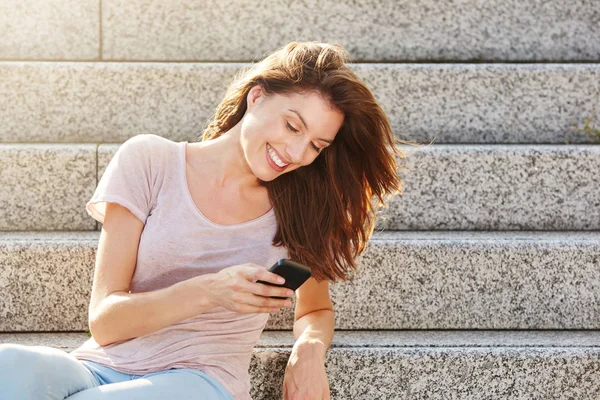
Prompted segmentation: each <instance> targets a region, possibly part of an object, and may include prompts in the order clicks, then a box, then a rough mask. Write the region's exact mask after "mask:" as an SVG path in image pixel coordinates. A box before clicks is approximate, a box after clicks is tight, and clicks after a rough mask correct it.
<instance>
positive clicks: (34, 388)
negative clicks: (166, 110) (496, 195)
mask: <svg viewBox="0 0 600 400" xmlns="http://www.w3.org/2000/svg"><path fill="white" fill-rule="evenodd" d="M347 58H348V54H347V53H346V51H345V50H344V49H343V48H342V47H341V46H339V45H336V44H331V43H318V42H302V43H299V42H292V43H290V44H288V45H287V46H285V47H283V48H282V49H280V50H278V51H276V52H275V53H273V54H271V55H269V56H268V57H266V58H265V59H264V60H262V61H260V62H259V63H257V64H255V65H252V66H250V67H249V68H247V69H244V70H242V71H240V73H239V74H238V76H237V77H236V79H235V81H234V82H233V84H232V85H231V86H230V87H229V89H228V90H227V92H226V95H225V98H224V99H223V101H222V102H221V103H220V104H219V105H218V107H217V109H216V112H215V115H214V119H213V120H212V121H210V123H209V124H208V125H207V126H206V129H205V130H204V132H203V133H202V141H198V142H193V143H187V142H173V141H171V140H169V139H167V138H163V137H160V136H158V135H155V134H149V133H148V134H141V135H137V136H135V137H132V138H130V139H128V140H126V141H125V142H124V143H123V144H121V146H120V147H119V148H118V150H117V152H116V153H115V154H114V156H113V157H112V159H111V161H110V163H109V164H108V166H107V167H106V169H105V172H104V173H103V174H102V177H101V179H100V181H99V182H98V185H97V187H96V191H95V193H94V195H93V196H92V198H91V199H90V200H89V201H88V202H87V204H86V209H87V212H88V214H89V215H90V216H91V217H93V218H94V219H96V220H97V221H98V222H100V223H102V231H101V234H100V240H99V244H98V250H97V253H96V264H95V269H94V280H93V283H92V294H91V299H90V305H89V316H88V317H89V318H88V321H89V327H90V331H91V333H92V337H91V338H89V340H88V341H86V342H85V343H83V344H82V345H81V346H79V347H78V348H77V349H75V350H73V351H72V352H71V353H69V354H66V353H65V352H64V351H62V350H60V349H52V348H48V347H44V346H37V347H31V348H26V347H24V346H17V345H0V370H2V371H3V373H2V374H0V398H11V399H17V398H27V396H28V395H31V396H33V397H32V398H40V399H42V398H56V399H69V400H70V399H76V400H97V399H105V398H111V399H132V398H144V399H145V400H153V399H163V398H191V397H193V396H199V398H203V399H214V400H233V399H235V400H250V399H251V395H250V390H251V384H250V376H249V373H248V371H249V367H250V360H251V357H252V353H253V348H254V346H255V344H256V343H257V342H258V340H259V338H260V335H261V332H262V331H263V329H264V328H265V326H266V323H267V320H268V318H269V315H270V314H269V313H271V312H274V311H279V309H280V308H281V307H291V301H289V300H286V299H285V298H290V297H292V296H294V294H296V295H297V302H296V307H295V309H294V327H293V331H294V336H295V337H296V339H297V340H296V341H295V343H294V347H293V349H292V352H291V355H290V357H289V361H288V365H287V367H286V372H285V377H284V387H283V394H284V400H288V399H289V398H310V399H328V398H329V387H328V385H327V376H326V374H325V367H324V362H325V353H326V350H327V348H328V347H329V345H330V344H331V340H332V337H333V331H334V318H333V305H332V301H331V299H330V297H329V290H328V284H329V282H330V281H336V280H340V279H342V280H343V279H347V277H348V275H349V273H350V272H351V270H352V269H356V264H355V260H354V259H355V257H357V256H358V255H359V254H361V252H362V251H363V250H364V249H365V246H366V244H367V241H368V240H369V239H370V237H371V235H372V233H373V230H374V226H375V220H376V216H377V212H378V211H379V209H380V208H381V207H383V206H384V205H385V202H386V200H387V198H388V197H389V196H392V195H394V194H396V193H398V192H399V190H400V188H401V182H400V180H399V178H398V175H397V167H398V166H397V164H396V157H397V156H401V157H404V155H403V154H402V152H400V150H399V148H397V147H396V145H397V144H398V143H400V142H402V143H409V142H404V141H401V140H399V139H396V138H395V136H394V134H393V132H392V130H391V128H390V125H389V123H388V119H387V117H386V115H385V113H384V112H383V110H382V109H381V107H380V106H379V105H378V104H377V102H376V100H375V99H374V97H373V95H372V93H371V92H370V90H369V89H368V88H367V87H366V85H365V84H364V83H362V82H361V81H360V80H359V79H358V78H357V76H356V75H355V74H354V73H353V72H352V71H351V70H350V69H349V68H348V67H347V66H346V65H345V62H346V60H347ZM281 258H288V259H292V260H294V261H296V262H300V263H302V264H304V265H306V266H308V267H310V269H311V270H312V276H311V278H309V279H308V280H307V281H306V282H305V283H304V284H302V285H301V286H300V287H299V288H298V289H297V290H296V293H295V292H294V291H293V290H291V289H288V288H286V287H277V286H279V285H281V284H282V282H281V281H279V278H280V277H279V276H278V275H277V274H274V273H272V272H270V271H268V268H269V267H270V266H271V265H273V264H274V263H275V262H277V261H278V260H279V259H281ZM259 280H260V281H265V282H269V283H270V284H272V285H267V284H264V283H262V282H258V281H259ZM282 298H283V299H282ZM4 371H7V373H4ZM23 382H28V383H27V384H23ZM50 393H52V396H48V395H49V394H50ZM108 393H110V396H108Z"/></svg>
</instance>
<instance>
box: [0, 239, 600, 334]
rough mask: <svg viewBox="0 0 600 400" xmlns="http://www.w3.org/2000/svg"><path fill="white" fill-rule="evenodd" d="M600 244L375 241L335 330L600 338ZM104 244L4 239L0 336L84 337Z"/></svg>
mask: <svg viewBox="0 0 600 400" xmlns="http://www.w3.org/2000/svg"><path fill="white" fill-rule="evenodd" d="M405 235H406V236H405ZM513 235H514V237H513ZM599 235H600V233H598V232H572V233H569V232H554V233H553V232H529V233H527V232H518V233H514V234H513V233H511V232H495V233H493V232H483V233H481V232H459V233H454V232H446V233H444V232H425V233H420V232H385V233H381V234H375V235H374V237H373V238H372V239H371V241H370V242H369V244H368V246H367V249H366V251H365V252H364V253H363V254H362V255H361V256H359V258H358V259H357V262H358V271H357V272H356V273H354V274H352V275H351V276H350V279H349V280H348V281H345V282H338V283H335V284H333V283H332V284H330V295H331V298H332V302H333V305H334V310H335V326H336V328H337V329H600V299H599V294H600V273H599V268H600V256H599V254H600V249H599V247H600V236H599ZM98 238H99V232H80V236H76V233H75V232H67V233H65V234H64V236H63V234H62V233H60V232H38V233H35V232H23V233H19V232H14V233H12V232H2V233H0V265H3V266H4V268H2V269H0V331H8V332H13V331H14V332H19V331H69V330H87V329H88V325H87V313H88V304H89V299H90V295H91V286H92V280H93V269H94V261H95V252H96V249H97V244H98ZM293 302H294V303H295V298H294V300H293ZM293 320H294V316H293V309H284V310H282V311H280V312H278V313H272V314H271V316H270V318H269V320H268V322H267V327H266V329H286V330H290V329H292V326H293Z"/></svg>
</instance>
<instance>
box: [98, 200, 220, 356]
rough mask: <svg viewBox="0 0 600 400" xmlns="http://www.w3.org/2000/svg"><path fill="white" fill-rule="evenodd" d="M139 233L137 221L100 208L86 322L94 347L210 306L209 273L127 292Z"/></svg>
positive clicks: (120, 210) (121, 210)
mask: <svg viewBox="0 0 600 400" xmlns="http://www.w3.org/2000/svg"><path fill="white" fill-rule="evenodd" d="M143 229H144V224H143V223H142V221H140V220H139V219H137V217H135V216H134V215H133V214H132V213H131V212H129V210H128V209H126V208H125V207H122V206H121V205H120V204H117V203H110V202H107V203H106V212H105V217H104V224H103V226H102V232H101V234H100V242H99V245H98V252H97V254H96V266H95V269H94V282H93V286H92V296H91V301H90V306H89V319H88V324H89V328H90V332H91V333H92V336H93V337H94V340H96V342H97V343H98V344H100V345H108V344H110V343H113V342H117V341H122V340H127V339H131V338H134V337H138V336H143V335H146V334H148V333H151V332H154V331H156V330H158V329H161V328H163V327H165V326H168V325H171V324H173V323H176V322H179V321H182V320H185V319H187V318H190V317H193V316H195V315H197V314H200V313H203V312H206V311H208V310H210V309H211V308H214V307H215V305H214V303H213V301H212V300H211V298H209V293H208V288H209V287H210V282H211V278H212V276H213V275H214V274H206V275H201V276H197V277H194V278H192V279H188V280H186V281H183V282H179V283H177V284H175V285H172V286H169V287H167V288H163V289H160V290H156V291H151V292H143V293H129V290H130V285H131V279H132V277H133V273H134V270H135V266H136V261H137V253H138V247H139V241H140V237H141V233H142V230H143Z"/></svg>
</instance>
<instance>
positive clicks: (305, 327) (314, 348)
mask: <svg viewBox="0 0 600 400" xmlns="http://www.w3.org/2000/svg"><path fill="white" fill-rule="evenodd" d="M333 315H334V314H333V310H330V309H326V310H319V311H314V312H311V313H308V314H306V315H304V316H302V317H300V318H299V319H298V320H297V321H296V322H294V337H295V338H296V342H295V343H294V348H297V349H298V350H304V351H310V352H316V354H318V356H319V357H321V359H322V360H323V361H325V356H326V355H327V349H328V348H329V346H331V342H332V340H333V334H334V318H333Z"/></svg>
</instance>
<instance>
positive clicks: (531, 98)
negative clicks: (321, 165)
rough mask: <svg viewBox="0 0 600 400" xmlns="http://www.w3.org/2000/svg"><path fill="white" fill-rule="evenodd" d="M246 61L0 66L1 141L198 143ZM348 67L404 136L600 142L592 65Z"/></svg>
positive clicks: (599, 78) (598, 73) (598, 68)
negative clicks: (148, 138)
mask: <svg viewBox="0 0 600 400" xmlns="http://www.w3.org/2000/svg"><path fill="white" fill-rule="evenodd" d="M503 1H504V0H503ZM587 1H591V0H587ZM0 7H1V6H0ZM126 8H127V7H123V10H125V9H126ZM0 18H1V17H0ZM478 24H479V22H478ZM353 29H354V28H353ZM436 29H437V28H436ZM596 29H598V28H596ZM203 34H204V33H203ZM0 40H1V39H0ZM227 40H228V42H229V41H230V39H229V38H228V39H227ZM377 40H380V37H378V39H377ZM597 42H598V43H599V44H597V46H598V48H599V49H600V41H597ZM149 47H151V46H144V48H149ZM201 47H202V46H199V47H196V48H201ZM0 48H1V46H0ZM211 51H212V50H211ZM247 66H248V64H247V63H154V62H149V63H129V62H127V63H124V62H119V63H95V62H91V63H86V62H83V63H81V62H78V63H71V62H60V63H59V62H0V93H7V94H8V95H4V96H0V121H2V124H0V143H9V142H10V143H20V142H22V143H32V142H35V143H106V142H115V143H122V142H124V141H125V140H126V139H127V138H129V137H131V136H135V135H137V134H140V133H154V134H157V135H160V136H165V137H170V138H173V139H175V140H177V141H183V140H188V141H193V140H198V139H199V138H200V136H201V134H202V132H203V129H204V125H205V123H206V122H207V121H208V118H209V117H210V116H211V114H212V113H213V111H214V110H215V108H216V106H217V105H218V103H219V102H220V101H221V100H222V99H223V96H224V95H225V91H226V89H227V87H228V85H229V84H230V82H231V80H232V79H233V77H234V75H235V74H236V73H237V72H239V70H240V69H241V68H244V67H247ZM349 67H350V68H351V69H352V70H353V71H354V72H355V73H356V74H357V76H358V77H359V78H360V79H362V80H363V81H364V82H365V84H366V85H367V86H368V87H369V89H370V90H371V91H372V92H373V94H374V96H375V98H376V99H377V101H378V102H379V104H380V105H381V107H382V108H383V110H384V111H385V112H386V114H387V116H388V118H389V120H390V125H391V127H392V130H393V131H394V132H395V134H396V135H397V136H398V137H400V138H402V139H404V140H410V141H417V142H420V143H430V142H432V141H434V143H436V144H437V143H539V144H544V143H545V144H549V143H557V144H564V143H597V142H598V140H599V139H600V137H598V135H597V134H592V133H590V134H589V135H588V134H587V133H585V132H584V131H585V130H586V129H588V130H593V129H596V130H597V129H598V128H599V126H598V121H599V120H600V104H599V99H600V85H599V83H598V82H600V65H599V64H474V65H473V64H377V63H374V64H367V63H365V64H350V65H349ZM594 107H596V108H594ZM589 121H591V122H589Z"/></svg>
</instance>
